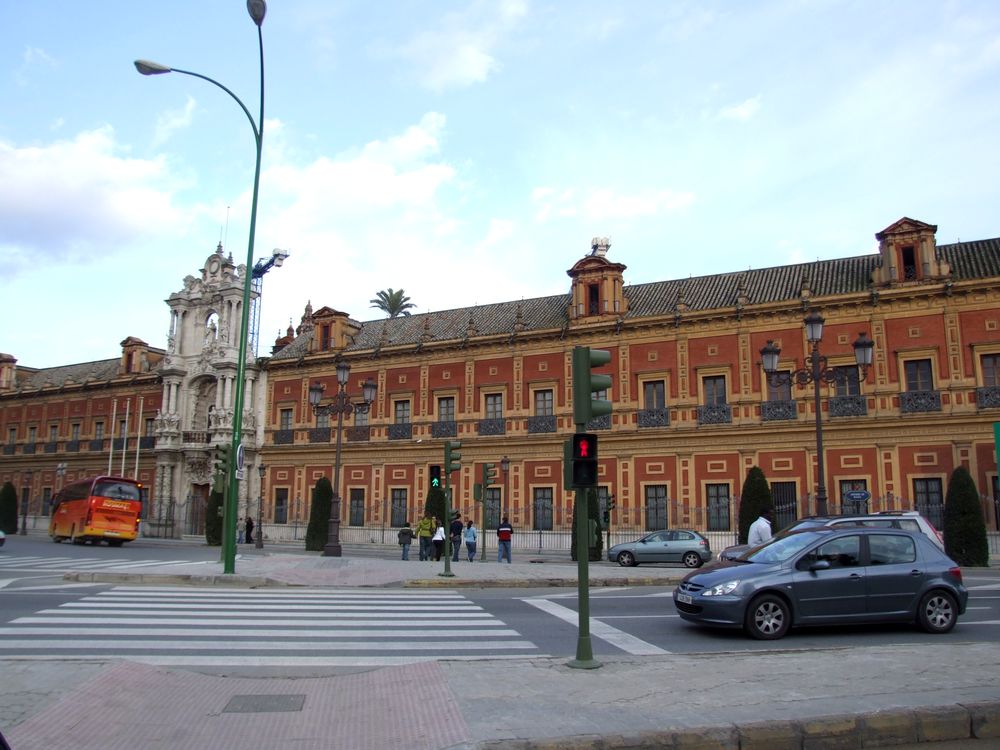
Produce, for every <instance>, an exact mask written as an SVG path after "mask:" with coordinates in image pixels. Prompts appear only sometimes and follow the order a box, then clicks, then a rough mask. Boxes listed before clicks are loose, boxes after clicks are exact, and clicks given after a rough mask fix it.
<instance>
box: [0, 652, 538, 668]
mask: <svg viewBox="0 0 1000 750" xmlns="http://www.w3.org/2000/svg"><path fill="white" fill-rule="evenodd" d="M551 656H552V655H551V654H469V655H460V656H459V655H452V654H447V655H443V656H407V655H405V654H399V655H396V656H260V657H254V660H253V666H254V667H394V666H399V665H400V664H417V663H419V662H426V661H495V660H497V659H524V658H532V659H535V658H551ZM8 658H9V659H10V660H12V661H115V662H117V661H121V654H120V653H114V652H112V653H109V654H84V655H79V654H58V655H52V654H25V655H23V656H20V655H19V656H10V657H8ZM128 660H129V661H134V662H139V663H140V664H150V665H153V666H161V667H183V666H203V667H233V666H234V665H233V657H232V655H231V654H230V655H228V656H198V655H191V656H147V655H144V654H129V657H128Z"/></svg>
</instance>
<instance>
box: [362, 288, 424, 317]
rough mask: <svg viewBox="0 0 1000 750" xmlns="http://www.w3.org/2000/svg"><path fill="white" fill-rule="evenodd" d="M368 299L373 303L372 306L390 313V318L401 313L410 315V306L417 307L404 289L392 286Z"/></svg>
mask: <svg viewBox="0 0 1000 750" xmlns="http://www.w3.org/2000/svg"><path fill="white" fill-rule="evenodd" d="M368 301H369V302H371V303H372V307H377V308H378V309H379V310H382V311H383V312H386V313H388V314H389V317H390V318H397V317H399V316H400V315H406V316H408V315H409V314H410V308H411V307H416V305H414V304H413V303H412V302H410V298H409V297H407V296H406V293H405V292H404V291H403V290H402V289H393V288H392V287H390V288H388V289H385V290H383V291H381V292H379V293H378V294H377V295H376V296H375V299H370V300H368Z"/></svg>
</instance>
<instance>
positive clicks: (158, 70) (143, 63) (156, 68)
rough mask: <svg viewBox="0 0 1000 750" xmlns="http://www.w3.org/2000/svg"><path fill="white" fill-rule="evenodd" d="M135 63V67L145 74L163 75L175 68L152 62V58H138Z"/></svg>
mask: <svg viewBox="0 0 1000 750" xmlns="http://www.w3.org/2000/svg"><path fill="white" fill-rule="evenodd" d="M133 65H135V69H136V70H138V71H139V72H140V73H142V74H143V75H144V76H158V75H163V74H164V73H170V72H171V71H172V70H173V68H168V67H167V66H166V65H160V64H159V63H155V62H152V61H151V60H136V61H135V62H134V63H133Z"/></svg>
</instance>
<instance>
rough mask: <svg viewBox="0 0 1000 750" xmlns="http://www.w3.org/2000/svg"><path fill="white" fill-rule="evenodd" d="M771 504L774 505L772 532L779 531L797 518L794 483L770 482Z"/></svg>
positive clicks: (797, 506) (797, 509)
mask: <svg viewBox="0 0 1000 750" xmlns="http://www.w3.org/2000/svg"><path fill="white" fill-rule="evenodd" d="M771 502H773V503H774V522H773V523H772V524H771V530H772V531H780V530H781V529H783V528H785V527H786V526H790V525H791V524H793V523H795V521H797V520H798V518H799V505H798V500H797V498H796V496H795V482H771Z"/></svg>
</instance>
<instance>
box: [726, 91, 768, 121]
mask: <svg viewBox="0 0 1000 750" xmlns="http://www.w3.org/2000/svg"><path fill="white" fill-rule="evenodd" d="M759 111H760V96H759V95H758V96H754V97H751V98H750V99H747V100H745V101H743V102H740V103H739V104H734V105H732V106H729V107H723V108H722V109H721V110H720V111H719V117H721V118H722V119H723V120H739V121H741V122H745V121H747V120H749V119H750V118H751V117H753V116H754V115H755V114H757V113H758V112H759Z"/></svg>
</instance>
